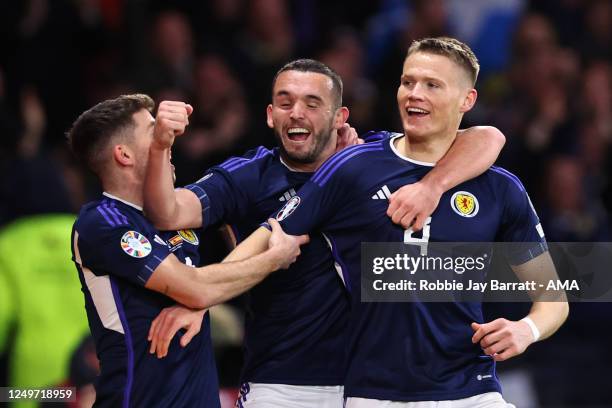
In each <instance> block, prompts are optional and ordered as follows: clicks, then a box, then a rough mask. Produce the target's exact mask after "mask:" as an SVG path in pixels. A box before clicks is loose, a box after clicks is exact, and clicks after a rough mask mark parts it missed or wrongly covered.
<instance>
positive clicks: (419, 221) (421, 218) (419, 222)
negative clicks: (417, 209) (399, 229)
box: [402, 213, 427, 231]
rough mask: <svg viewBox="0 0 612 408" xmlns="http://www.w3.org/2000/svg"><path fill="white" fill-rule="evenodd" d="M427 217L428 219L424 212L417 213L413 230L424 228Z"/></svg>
mask: <svg viewBox="0 0 612 408" xmlns="http://www.w3.org/2000/svg"><path fill="white" fill-rule="evenodd" d="M426 219H427V217H426V216H425V215H424V214H423V213H419V214H417V216H416V218H415V219H414V223H413V224H412V230H413V231H420V230H422V229H423V226H424V225H425V220H426ZM402 225H403V224H402Z"/></svg>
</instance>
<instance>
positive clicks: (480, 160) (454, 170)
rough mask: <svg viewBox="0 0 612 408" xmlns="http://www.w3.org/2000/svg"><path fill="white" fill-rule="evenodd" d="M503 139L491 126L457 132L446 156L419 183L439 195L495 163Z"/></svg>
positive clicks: (503, 141)
mask: <svg viewBox="0 0 612 408" xmlns="http://www.w3.org/2000/svg"><path fill="white" fill-rule="evenodd" d="M505 143H506V137H505V136H504V135H503V134H502V133H501V132H500V131H499V130H498V129H496V128H494V127H491V126H475V127H471V128H469V129H467V130H464V131H459V133H458V135H457V138H456V139H455V141H454V143H453V145H452V146H451V148H450V149H449V151H448V152H447V153H446V155H445V156H444V157H443V158H442V159H441V160H440V161H438V163H436V166H435V167H434V168H433V169H432V171H430V172H429V173H428V174H427V175H426V176H425V177H424V178H423V180H422V182H423V183H426V184H428V185H430V186H431V187H432V188H436V189H438V190H439V191H440V192H444V191H448V190H450V189H451V188H453V187H455V186H457V185H458V184H461V183H463V182H465V181H467V180H470V179H472V178H474V177H476V176H478V175H480V174H482V173H484V172H485V171H486V170H487V169H488V168H489V167H491V166H492V165H493V163H495V160H497V157H498V156H499V153H500V152H501V149H502V148H503V146H504V144H505Z"/></svg>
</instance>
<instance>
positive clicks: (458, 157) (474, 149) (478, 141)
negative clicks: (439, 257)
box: [387, 126, 506, 231]
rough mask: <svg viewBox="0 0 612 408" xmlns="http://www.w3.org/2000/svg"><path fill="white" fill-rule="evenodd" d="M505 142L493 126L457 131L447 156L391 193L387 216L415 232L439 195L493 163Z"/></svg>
mask: <svg viewBox="0 0 612 408" xmlns="http://www.w3.org/2000/svg"><path fill="white" fill-rule="evenodd" d="M505 143H506V137H505V136H504V135H503V133H501V132H500V131H499V130H498V129H497V128H494V127H492V126H475V127H471V128H469V129H467V130H460V131H459V132H458V133H457V138H456V139H455V142H454V143H453V145H452V146H451V148H450V149H449V151H448V152H447V153H446V155H445V156H444V157H443V158H442V159H440V161H439V162H438V163H436V166H435V167H434V168H433V169H432V170H431V171H430V172H429V173H428V174H427V175H426V176H425V177H423V179H422V180H420V181H419V182H417V183H414V184H409V185H406V186H404V187H402V188H400V189H399V190H397V191H396V192H395V193H393V194H392V195H391V197H390V198H389V208H388V209H387V215H388V216H389V217H391V219H392V220H393V222H394V223H396V224H400V225H401V226H402V227H404V228H408V227H410V226H411V225H412V228H413V230H415V231H418V230H420V229H422V228H423V224H424V223H425V220H426V219H427V217H429V216H430V215H431V213H433V212H434V210H435V209H436V207H437V206H438V202H439V201H440V197H441V196H442V194H444V192H445V191H448V190H450V189H451V188H453V187H455V186H457V185H458V184H461V183H463V182H464V181H467V180H469V179H472V178H474V177H476V176H478V175H480V174H482V173H484V172H485V171H486V170H487V169H488V168H489V167H491V165H493V163H495V160H497V157H498V156H499V153H500V152H501V149H502V147H504V144H505ZM413 222H414V224H413Z"/></svg>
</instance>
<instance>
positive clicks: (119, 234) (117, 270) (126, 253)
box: [72, 194, 220, 408]
mask: <svg viewBox="0 0 612 408" xmlns="http://www.w3.org/2000/svg"><path fill="white" fill-rule="evenodd" d="M72 242H73V261H74V262H75V265H76V267H77V270H78V273H79V278H80V280H81V285H82V290H83V294H84V295H85V308H86V311H87V317H88V320H89V326H90V329H91V333H92V335H93V337H94V339H95V343H96V351H97V354H98V358H99V360H100V370H101V373H100V376H99V377H98V379H97V381H96V384H95V388H96V404H95V406H96V407H153V406H155V407H206V408H208V407H219V406H220V403H219V385H218V380H217V370H216V367H215V362H214V356H213V350H212V344H211V339H210V321H209V317H208V314H206V317H205V319H204V322H203V324H202V329H201V332H200V333H199V334H198V335H197V336H195V337H194V338H193V339H192V340H191V342H190V343H189V345H187V347H184V348H183V347H181V346H180V345H179V340H180V338H181V336H182V335H183V333H184V331H182V330H181V331H180V332H179V335H178V336H175V337H174V339H173V340H172V342H171V344H170V349H169V352H168V355H167V356H166V357H165V358H163V359H158V358H157V357H156V356H155V355H154V354H149V342H148V341H147V335H148V332H149V328H150V326H151V322H152V321H153V319H154V318H155V317H157V315H158V314H159V313H160V312H161V310H162V309H163V308H165V307H168V306H171V305H173V304H175V303H176V302H175V301H174V300H172V299H170V298H168V297H166V296H164V295H162V294H160V293H157V292H154V291H151V290H148V289H146V288H145V287H144V285H145V283H146V282H147V280H148V279H149V278H150V277H151V275H152V273H153V271H154V270H155V268H157V266H158V265H159V264H160V263H161V262H162V261H163V260H164V259H165V258H166V257H167V256H168V255H169V254H171V253H173V254H174V255H176V256H177V257H178V258H179V259H180V260H181V261H182V262H184V263H186V264H187V265H191V266H192V265H196V264H197V262H198V245H199V237H198V235H197V233H196V232H194V231H193V230H182V231H172V232H159V231H157V230H156V229H155V228H154V227H153V226H152V225H151V224H150V223H149V221H147V220H146V219H145V218H144V216H143V214H142V210H141V209H140V208H138V207H135V206H133V205H131V204H129V203H125V202H122V201H120V200H118V199H115V198H114V197H112V196H110V195H107V194H105V197H103V198H102V199H101V200H99V201H95V202H92V203H89V204H86V205H85V206H83V208H82V209H81V212H80V214H79V217H78V219H77V221H76V222H75V224H74V227H73V232H72Z"/></svg>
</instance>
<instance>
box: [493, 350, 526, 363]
mask: <svg viewBox="0 0 612 408" xmlns="http://www.w3.org/2000/svg"><path fill="white" fill-rule="evenodd" d="M518 354H520V353H518V351H517V350H515V349H514V348H513V347H510V348H507V349H506V350H504V351H503V352H501V353H498V354H495V355H494V356H493V360H495V361H505V360H508V359H509V358H512V357H514V356H516V355H518Z"/></svg>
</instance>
